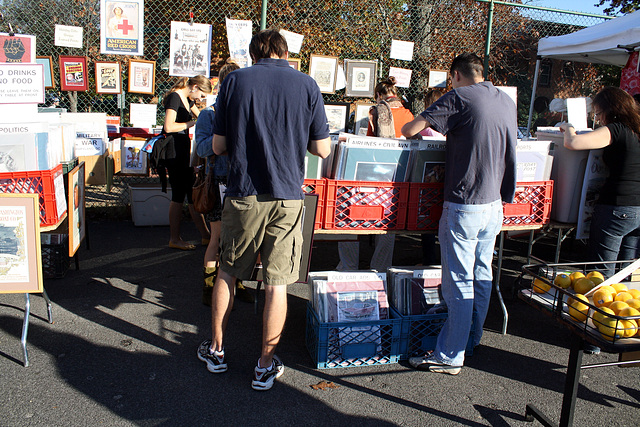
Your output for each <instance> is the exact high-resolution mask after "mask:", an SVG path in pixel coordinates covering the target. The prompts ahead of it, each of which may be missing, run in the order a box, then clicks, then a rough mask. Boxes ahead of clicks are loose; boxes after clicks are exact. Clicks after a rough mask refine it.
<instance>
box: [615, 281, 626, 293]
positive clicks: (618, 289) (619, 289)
mask: <svg viewBox="0 0 640 427" xmlns="http://www.w3.org/2000/svg"><path fill="white" fill-rule="evenodd" d="M611 287H612V288H613V289H615V290H616V292H617V293H619V292H627V291H628V290H629V289H628V288H627V286H626V285H625V284H624V283H614V284H613V285H611Z"/></svg>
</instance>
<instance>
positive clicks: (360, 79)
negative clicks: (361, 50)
mask: <svg viewBox="0 0 640 427" xmlns="http://www.w3.org/2000/svg"><path fill="white" fill-rule="evenodd" d="M345 68H346V70H345V71H346V74H347V89H346V95H347V96H356V97H363V98H373V91H374V89H375V87H376V76H377V73H376V72H377V70H378V61H358V60H353V59H347V60H345Z"/></svg>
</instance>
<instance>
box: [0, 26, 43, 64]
mask: <svg viewBox="0 0 640 427" xmlns="http://www.w3.org/2000/svg"><path fill="white" fill-rule="evenodd" d="M0 62H6V63H14V64H15V63H24V64H33V63H34V62H36V36H27V35H24V34H15V35H12V36H10V35H9V34H7V33H0Z"/></svg>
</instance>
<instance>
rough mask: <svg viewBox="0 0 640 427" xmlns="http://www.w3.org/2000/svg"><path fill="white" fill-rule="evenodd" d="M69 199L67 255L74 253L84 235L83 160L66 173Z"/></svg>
mask: <svg viewBox="0 0 640 427" xmlns="http://www.w3.org/2000/svg"><path fill="white" fill-rule="evenodd" d="M67 179H68V180H69V181H68V184H69V186H68V188H67V191H68V193H67V196H68V198H67V200H69V216H68V218H69V220H68V223H69V257H72V256H74V255H75V253H76V251H77V250H78V248H79V247H80V242H82V240H84V236H85V221H84V202H85V199H84V162H80V164H79V165H78V166H76V167H75V168H73V169H72V170H71V171H70V172H69V174H68V175H67Z"/></svg>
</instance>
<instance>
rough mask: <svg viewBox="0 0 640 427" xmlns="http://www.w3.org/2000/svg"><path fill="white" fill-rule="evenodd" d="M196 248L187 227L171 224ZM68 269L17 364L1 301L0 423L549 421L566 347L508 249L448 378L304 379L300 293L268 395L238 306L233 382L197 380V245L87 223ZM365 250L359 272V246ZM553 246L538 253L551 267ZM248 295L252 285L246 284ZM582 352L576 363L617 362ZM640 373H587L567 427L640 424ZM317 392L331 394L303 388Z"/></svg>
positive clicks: (308, 366) (519, 249)
mask: <svg viewBox="0 0 640 427" xmlns="http://www.w3.org/2000/svg"><path fill="white" fill-rule="evenodd" d="M183 227H184V232H183V235H184V237H185V239H186V240H189V239H190V240H191V241H193V242H195V241H196V240H197V241H199V239H196V236H197V233H196V231H195V227H193V224H192V223H189V222H187V223H185V224H184V225H183ZM89 237H90V248H87V245H86V244H84V243H83V244H82V246H81V248H80V250H79V254H78V260H79V267H80V269H79V270H76V269H75V266H74V264H73V263H71V267H70V269H69V271H68V272H67V273H66V275H65V277H64V278H61V279H48V280H45V282H44V285H45V289H46V291H47V293H48V295H49V297H50V298H51V301H52V302H53V310H52V313H53V320H54V322H53V324H50V323H48V322H47V311H46V306H45V302H44V299H43V298H41V297H40V296H39V295H32V296H31V313H32V316H31V319H30V326H29V331H28V340H27V348H28V351H29V361H30V365H29V366H28V367H24V366H23V363H22V362H23V356H22V350H21V347H20V335H21V330H22V322H23V317H24V306H25V297H24V295H21V294H18V295H11V294H5V295H0V376H1V380H0V384H1V386H0V390H2V391H1V392H0V426H83V425H104V426H227V425H234V426H236V425H241V426H257V425H276V426H279V425H305V426H337V425H338V426H339V425H349V426H396V425H397V426H449V425H491V426H524V425H526V426H529V425H540V424H539V423H538V422H537V421H536V422H534V423H529V422H526V421H525V419H524V411H525V405H527V404H534V405H535V406H537V407H538V408H540V409H541V410H542V411H543V412H545V413H546V414H547V415H548V416H549V417H550V418H551V419H552V420H555V421H557V420H559V417H560V409H561V404H562V395H563V388H564V382H565V372H566V366H567V361H568V357H569V350H568V346H569V343H570V341H571V338H572V336H571V334H570V333H569V332H568V331H567V330H566V329H564V328H563V327H562V326H560V325H558V324H557V323H555V321H554V320H552V319H551V318H549V317H547V316H546V315H544V314H543V313H540V312H538V311H536V310H535V309H533V308H531V307H529V306H528V305H526V304H525V303H524V302H522V301H521V300H519V299H518V298H517V297H516V296H514V295H515V293H514V292H512V291H511V290H512V288H513V286H514V280H515V278H516V277H517V275H518V273H519V271H520V267H521V266H522V264H523V263H524V257H523V255H525V254H526V249H527V245H526V243H523V242H522V241H519V240H513V239H510V240H508V241H507V243H506V250H505V265H504V271H503V276H502V282H501V284H502V288H503V292H504V296H505V301H506V304H507V308H508V312H509V322H508V330H507V334H506V335H502V334H501V333H500V330H501V328H502V322H503V318H502V312H501V310H500V307H499V305H498V300H497V299H496V298H495V297H494V299H493V300H492V305H491V308H490V310H489V316H488V318H487V322H486V324H485V333H484V337H483V341H482V343H481V345H480V346H479V347H478V348H477V349H476V351H475V352H474V354H473V355H472V356H471V357H469V358H467V360H466V366H465V367H464V368H463V370H462V372H461V373H460V374H459V375H457V376H447V375H442V374H434V373H426V372H419V371H415V370H414V369H412V368H411V367H410V366H409V365H408V364H407V363H406V362H404V361H403V362H400V363H396V364H389V365H385V366H369V367H356V368H339V369H323V370H319V369H315V366H314V364H313V362H312V359H311V357H310V355H309V353H308V351H307V349H306V347H305V312H306V302H307V299H308V290H307V288H306V285H304V284H295V285H292V286H290V288H289V300H288V303H289V312H288V319H287V325H286V327H285V331H284V334H283V336H282V339H281V343H280V345H279V347H278V351H277V353H278V355H279V356H280V358H281V359H282V361H283V362H284V364H285V366H286V368H285V372H284V375H283V376H282V377H281V378H280V379H279V380H277V381H276V384H275V385H274V386H273V388H272V389H271V390H269V391H266V392H257V391H254V390H252V389H251V385H250V383H251V376H252V369H253V367H254V365H255V363H256V360H257V358H258V356H259V343H260V335H261V332H260V331H261V319H260V316H259V315H256V314H255V312H254V306H253V305H251V304H247V303H243V302H239V301H237V302H236V303H235V306H234V311H233V313H232V316H231V320H230V324H229V328H228V331H227V332H228V335H227V338H228V340H227V342H226V355H227V361H228V364H229V370H228V372H226V373H223V374H212V373H209V372H208V371H207V369H206V367H205V364H204V363H203V362H201V361H199V360H198V359H197V357H196V349H197V347H198V344H199V343H200V342H201V341H202V340H204V339H206V338H208V337H209V335H210V312H209V308H208V307H206V306H204V305H202V303H201V286H202V285H201V280H202V279H201V278H202V267H201V266H202V259H203V256H204V250H205V248H204V247H203V246H199V247H198V248H197V250H195V251H191V252H185V251H178V250H175V249H170V248H169V247H168V237H169V230H168V227H135V226H134V225H133V224H132V222H131V221H115V220H114V221H94V222H90V223H89ZM368 241H369V240H368V238H367V237H365V238H364V242H363V244H362V246H363V250H362V253H361V261H362V263H363V265H362V267H366V260H367V259H369V258H370V253H371V250H372V248H371V246H370V245H369V244H368ZM553 241H554V240H553V239H548V241H547V240H545V239H543V240H542V241H541V242H539V243H537V244H536V246H535V247H534V254H535V255H537V256H539V257H541V258H542V259H547V260H550V259H551V258H552V254H553V252H554V248H553V245H552V242H553ZM582 254H583V244H582V243H581V242H571V241H568V242H565V243H564V245H563V251H562V254H561V255H562V260H563V261H567V262H568V261H581V260H583V259H581V257H582V256H583V255H582ZM420 261H421V259H420V241H419V236H403V237H398V238H397V244H396V250H395V254H394V264H396V265H415V264H418V263H420ZM337 263H338V256H337V243H336V242H315V244H314V246H313V253H312V261H311V270H312V271H320V270H328V269H333V268H334V267H335V266H336V265H337ZM253 286H255V284H253ZM617 358H618V355H615V354H608V353H607V354H605V353H603V354H600V355H585V357H584V360H583V363H584V364H592V363H601V362H607V361H615V360H617ZM638 379H639V375H638V368H629V367H627V368H621V367H607V368H597V369H588V370H583V372H582V378H581V381H580V387H579V391H578V401H577V404H576V411H575V425H580V426H602V425H616V426H638V425H640V418H639V414H640V411H639V408H640V386H639V384H640V382H639V381H638ZM322 381H326V382H332V383H333V384H334V385H335V386H336V387H335V388H329V387H327V388H324V389H317V390H316V389H314V388H312V387H311V386H312V385H317V384H318V383H320V382H322Z"/></svg>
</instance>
